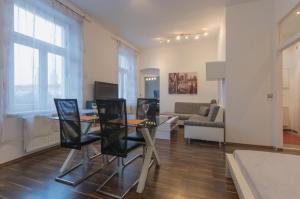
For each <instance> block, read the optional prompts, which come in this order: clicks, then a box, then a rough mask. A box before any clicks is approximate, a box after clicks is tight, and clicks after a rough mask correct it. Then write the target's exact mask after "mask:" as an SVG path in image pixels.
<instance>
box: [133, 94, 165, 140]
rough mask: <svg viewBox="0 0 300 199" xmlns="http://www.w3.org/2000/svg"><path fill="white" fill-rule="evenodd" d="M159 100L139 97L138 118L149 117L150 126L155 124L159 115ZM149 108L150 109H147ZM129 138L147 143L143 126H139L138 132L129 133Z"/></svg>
mask: <svg viewBox="0 0 300 199" xmlns="http://www.w3.org/2000/svg"><path fill="white" fill-rule="evenodd" d="M158 103H159V100H157V99H152V98H138V99H137V107H136V118H137V119H147V120H148V122H147V123H148V127H149V128H151V127H153V126H152V124H153V125H154V126H155V122H156V115H157V106H158ZM147 109H148V110H147ZM128 140H133V141H139V142H142V143H145V140H144V137H143V134H142V132H141V128H140V127H137V128H136V132H133V133H131V134H129V136H128Z"/></svg>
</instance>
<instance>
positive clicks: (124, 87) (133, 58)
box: [118, 42, 137, 113]
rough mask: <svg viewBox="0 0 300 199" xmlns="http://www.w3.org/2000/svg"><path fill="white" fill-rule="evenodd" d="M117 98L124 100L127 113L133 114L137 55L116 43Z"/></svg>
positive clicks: (135, 93) (135, 99)
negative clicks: (117, 69)
mask: <svg viewBox="0 0 300 199" xmlns="http://www.w3.org/2000/svg"><path fill="white" fill-rule="evenodd" d="M118 65H119V67H118V68H119V75H118V84H119V97H120V98H125V99H126V103H127V109H128V112H131V113H133V112H134V110H135V107H136V101H137V75H136V69H137V66H136V65H137V55H136V52H135V50H133V49H131V48H129V47H127V46H125V45H124V44H122V43H121V42H118Z"/></svg>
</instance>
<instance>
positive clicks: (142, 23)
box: [70, 0, 249, 48]
mask: <svg viewBox="0 0 300 199" xmlns="http://www.w3.org/2000/svg"><path fill="white" fill-rule="evenodd" d="M70 1H71V2H72V3H73V4H75V5H76V6H77V7H78V8H80V9H81V10H82V11H83V12H85V13H87V14H88V15H90V16H91V17H93V18H94V19H96V20H97V21H98V22H99V23H101V24H103V25H104V26H105V27H106V28H107V29H108V30H110V31H112V32H113V33H115V34H117V35H119V36H121V37H123V38H124V39H126V40H127V41H129V42H130V43H132V44H133V45H135V46H136V47H138V48H148V47H153V46H156V45H159V44H158V42H157V41H155V39H157V38H159V37H170V36H173V35H175V34H184V33H201V32H203V31H205V30H207V31H208V32H209V33H210V35H213V34H216V33H217V32H218V29H219V27H220V25H221V23H222V19H223V16H224V7H225V6H226V5H228V4H236V3H241V2H246V1H249V0H70Z"/></svg>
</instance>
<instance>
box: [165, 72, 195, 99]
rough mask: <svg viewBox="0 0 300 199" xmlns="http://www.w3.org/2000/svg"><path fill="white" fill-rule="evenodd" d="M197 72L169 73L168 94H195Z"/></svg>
mask: <svg viewBox="0 0 300 199" xmlns="http://www.w3.org/2000/svg"><path fill="white" fill-rule="evenodd" d="M197 84H198V80H197V73H196V72H191V73H169V94H197V91H198V85H197Z"/></svg>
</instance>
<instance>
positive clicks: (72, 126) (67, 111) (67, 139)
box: [54, 99, 81, 150]
mask: <svg viewBox="0 0 300 199" xmlns="http://www.w3.org/2000/svg"><path fill="white" fill-rule="evenodd" d="M54 102H55V107H56V110H57V114H58V117H59V124H60V142H61V146H62V147H66V148H71V149H78V150H80V149H81V124H80V115H79V109H78V104H77V100H76V99H54Z"/></svg>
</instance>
